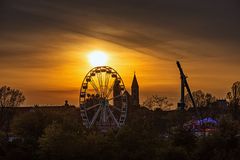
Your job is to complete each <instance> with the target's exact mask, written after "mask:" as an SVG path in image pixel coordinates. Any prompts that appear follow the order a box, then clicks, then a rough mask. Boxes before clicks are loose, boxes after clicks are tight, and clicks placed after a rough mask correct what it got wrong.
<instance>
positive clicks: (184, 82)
mask: <svg viewBox="0 0 240 160" xmlns="http://www.w3.org/2000/svg"><path fill="white" fill-rule="evenodd" d="M177 66H178V69H179V72H180V77H181V99H180V102H179V103H178V109H179V110H181V111H183V110H184V109H185V98H184V96H185V88H186V89H187V92H188V94H189V96H190V99H191V101H192V105H193V107H194V108H195V109H196V104H195V101H194V99H193V96H192V92H191V90H190V87H189V85H188V82H187V77H186V76H185V74H184V72H183V69H182V67H181V64H180V62H179V61H177Z"/></svg>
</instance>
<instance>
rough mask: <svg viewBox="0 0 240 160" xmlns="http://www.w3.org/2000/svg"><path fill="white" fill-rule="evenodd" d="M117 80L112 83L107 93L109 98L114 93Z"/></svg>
mask: <svg viewBox="0 0 240 160" xmlns="http://www.w3.org/2000/svg"><path fill="white" fill-rule="evenodd" d="M114 83H115V80H114V81H113V82H112V85H111V87H110V89H109V90H108V92H107V98H108V97H109V96H110V95H111V93H112V91H113V86H114Z"/></svg>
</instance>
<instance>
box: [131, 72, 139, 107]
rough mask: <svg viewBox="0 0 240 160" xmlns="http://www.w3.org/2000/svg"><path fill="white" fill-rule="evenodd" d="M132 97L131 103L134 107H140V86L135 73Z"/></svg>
mask: <svg viewBox="0 0 240 160" xmlns="http://www.w3.org/2000/svg"><path fill="white" fill-rule="evenodd" d="M131 89H132V95H131V101H132V105H133V106H139V86H138V81H137V77H136V74H135V72H134V76H133V81H132V86H131Z"/></svg>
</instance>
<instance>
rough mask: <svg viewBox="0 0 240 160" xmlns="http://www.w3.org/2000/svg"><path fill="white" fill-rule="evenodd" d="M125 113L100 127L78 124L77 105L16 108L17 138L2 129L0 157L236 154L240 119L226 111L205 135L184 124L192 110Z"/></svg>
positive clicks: (65, 159) (182, 158)
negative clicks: (113, 125) (115, 123)
mask: <svg viewBox="0 0 240 160" xmlns="http://www.w3.org/2000/svg"><path fill="white" fill-rule="evenodd" d="M205 108H206V107H205ZM205 108H203V109H205ZM128 116H129V117H128V119H127V125H125V126H124V127H122V128H121V129H120V130H109V131H108V132H107V133H99V132H96V131H95V130H88V129H85V128H83V127H82V125H81V121H80V119H79V118H80V116H79V112H78V111H77V110H66V111H65V110H64V111H43V110H41V109H39V108H36V109H35V110H34V111H32V112H26V113H23V114H16V115H15V117H14V119H13V120H12V122H11V131H12V132H11V135H12V136H13V137H17V139H15V140H13V141H7V140H6V139H5V137H4V134H0V159H7V160H13V159H24V160H30V159H31V160H32V159H33V160H45V159H48V160H72V159H74V160H75V159H93V160H95V159H96V160H101V159H113V160H120V159H138V160H141V159H149V160H155V159H157V160H158V159H159V160H173V159H178V160H190V159H193V160H203V159H210V160H216V159H220V160H221V159H231V160H235V159H238V156H237V155H238V151H239V149H240V143H239V142H240V138H239V121H235V120H232V118H231V116H229V113H228V112H225V113H224V114H223V115H219V117H221V118H220V119H219V121H220V124H219V126H218V130H217V131H216V132H215V133H213V134H212V135H209V136H207V137H196V136H195V135H194V134H193V133H192V132H190V131H188V130H185V129H184V128H183V127H182V125H183V123H186V122H188V121H189V120H191V118H192V116H194V113H192V112H191V111H186V112H178V111H168V112H166V111H162V110H160V109H156V110H155V111H152V110H148V109H147V108H144V107H141V108H140V107H135V108H132V110H131V111H130V112H129V114H128ZM0 133H1V132H0ZM1 135H2V136H1Z"/></svg>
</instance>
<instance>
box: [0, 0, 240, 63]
mask: <svg viewBox="0 0 240 160" xmlns="http://www.w3.org/2000/svg"><path fill="white" fill-rule="evenodd" d="M0 12H1V15H0V18H1V21H0V35H1V38H0V41H1V42H4V43H3V45H5V47H2V48H0V55H1V57H4V56H5V57H7V56H11V55H21V56H23V55H26V56H29V55H39V54H43V53H44V52H47V51H48V50H51V48H54V47H56V45H54V43H56V41H58V42H59V41H60V42H61V39H60V38H59V37H61V34H64V33H71V34H76V35H78V36H86V37H91V38H96V39H100V40H104V41H107V42H111V43H114V44H118V45H121V46H123V47H125V48H129V49H133V50H135V51H138V52H140V53H143V54H150V55H152V56H155V57H158V58H161V59H165V60H173V59H179V58H188V57H194V56H196V57H197V58H199V57H202V56H209V57H211V56H213V55H212V54H211V53H209V51H204V50H202V48H206V47H208V46H206V45H205V44H202V46H196V45H195V44H194V43H195V42H200V41H203V42H204V41H207V42H209V43H212V44H213V45H218V42H219V41H220V42H222V41H224V42H228V44H229V43H236V42H238V41H239V40H240V32H238V28H240V22H239V19H240V13H239V12H240V10H239V2H238V1H237V0H228V1H227V0H210V1H199V0H182V1H179V0H152V1H147V0H130V1H129V0H122V1H114V0H102V1H98V0H88V1H83V0H71V1H65V0H52V1H48V0H40V1H31V0H21V1H19V0H5V1H1V11H0ZM50 33H54V34H50ZM39 34H40V35H42V36H43V37H41V36H40V37H39ZM49 34H50V35H49ZM44 36H45V37H44ZM54 37H55V39H54ZM29 39H30V40H29ZM36 39H37V40H36ZM62 41H65V42H66V39H62ZM60 42H59V43H60ZM16 43H17V44H18V46H19V48H17V49H16V48H11V47H9V48H6V46H7V45H11V44H16ZM44 43H46V44H44ZM3 45H1V46H3ZM1 46H0V47H1ZM31 47H32V48H31ZM29 48H31V49H29ZM55 49H56V48H55ZM238 49H239V48H237V51H236V50H235V51H233V52H232V53H228V54H236V52H238V51H239V50H238ZM200 51H201V52H200ZM210 51H211V48H210ZM223 54H224V53H223ZM33 57H34V56H33Z"/></svg>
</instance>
